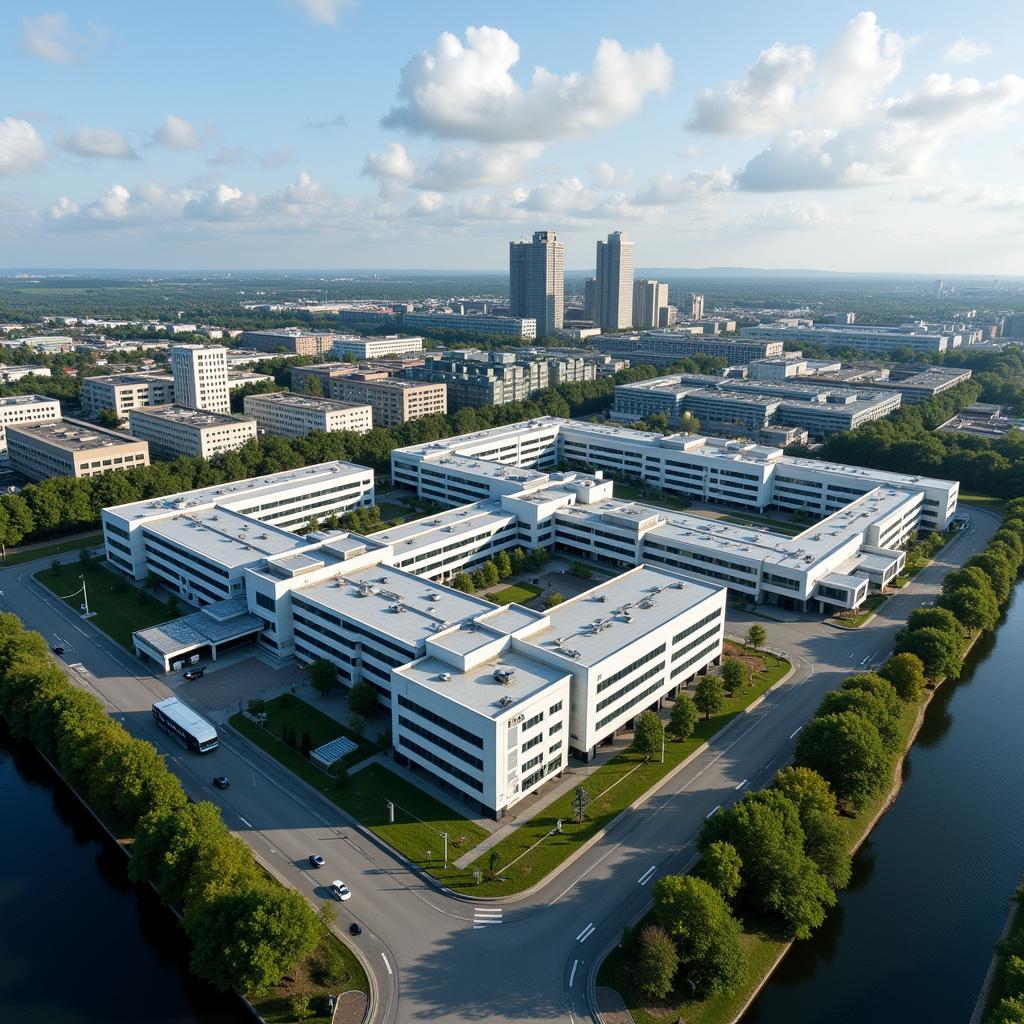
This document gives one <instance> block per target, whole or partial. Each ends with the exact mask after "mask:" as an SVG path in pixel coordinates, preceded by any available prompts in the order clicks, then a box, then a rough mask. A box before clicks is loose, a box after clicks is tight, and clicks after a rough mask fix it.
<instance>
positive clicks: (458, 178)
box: [413, 143, 541, 192]
mask: <svg viewBox="0 0 1024 1024" xmlns="http://www.w3.org/2000/svg"><path fill="white" fill-rule="evenodd" d="M540 154H541V147H540V146H539V145H537V144H536V143H525V144H520V145H510V146H490V147H478V146H468V147H461V146H451V147H447V148H445V149H442V150H441V151H440V152H439V153H438V154H437V156H435V157H434V159H433V160H432V161H431V162H430V163H429V164H428V165H427V166H426V167H425V168H424V169H423V171H422V172H421V173H419V174H417V175H416V178H415V179H414V181H413V184H414V185H415V187H416V188H422V189H427V190H433V191H438V192H452V191H458V190H460V189H468V188H478V187H480V186H484V185H509V184H513V183H514V182H517V181H520V180H522V177H523V174H524V171H525V166H526V164H527V162H528V161H530V160H534V159H536V158H537V157H538V156H540Z"/></svg>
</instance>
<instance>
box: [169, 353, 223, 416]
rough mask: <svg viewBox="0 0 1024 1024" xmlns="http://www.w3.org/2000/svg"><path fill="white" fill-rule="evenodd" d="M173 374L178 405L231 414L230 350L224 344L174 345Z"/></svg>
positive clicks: (175, 399)
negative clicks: (229, 386) (229, 385)
mask: <svg viewBox="0 0 1024 1024" xmlns="http://www.w3.org/2000/svg"><path fill="white" fill-rule="evenodd" d="M171 373H172V374H173V376H174V401H175V402H177V404H178V405H184V406H187V407H188V408H189V409H206V410H207V411H208V412H220V413H230V412H231V399H230V397H229V391H230V389H229V388H228V350H227V349H226V348H224V347H223V346H222V345H172V346H171Z"/></svg>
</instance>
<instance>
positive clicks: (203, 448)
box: [128, 405, 256, 459]
mask: <svg viewBox="0 0 1024 1024" xmlns="http://www.w3.org/2000/svg"><path fill="white" fill-rule="evenodd" d="M128 429H129V430H130V431H131V433H132V435H133V436H134V437H137V438H139V440H140V441H147V442H148V443H149V452H150V455H151V456H152V457H153V458H155V459H176V458H177V457H178V456H179V455H191V456H198V457H200V458H204V459H209V458H212V457H213V456H214V455H219V454H220V453H221V452H230V451H234V450H235V449H236V448H241V447H242V445H244V444H245V443H246V442H247V441H251V440H253V439H254V438H255V437H256V421H255V420H254V419H252V418H251V417H245V416H229V415H225V414H224V413H220V412H207V410H205V409H190V408H188V406H184V405H159V406H152V407H148V408H140V409H132V410H131V411H130V412H129V413H128Z"/></svg>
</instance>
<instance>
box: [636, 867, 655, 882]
mask: <svg viewBox="0 0 1024 1024" xmlns="http://www.w3.org/2000/svg"><path fill="white" fill-rule="evenodd" d="M656 870H657V867H656V866H654V867H649V868H648V869H647V870H646V871H645V872H644V873H643V874H642V875H641V876H640V877H639V878H638V879H637V884H638V885H643V884H644V882H646V881H647V880H648V879H649V878H650V877H651V875H653V874H654V872H655V871H656Z"/></svg>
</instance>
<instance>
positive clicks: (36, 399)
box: [0, 395, 60, 452]
mask: <svg viewBox="0 0 1024 1024" xmlns="http://www.w3.org/2000/svg"><path fill="white" fill-rule="evenodd" d="M59 419H60V402H59V401H57V399H56V398H46V397H44V396H43V395H8V396H7V397H6V398H0V452H5V451H7V428H8V427H9V426H11V425H12V424H17V423H39V422H46V421H53V420H59Z"/></svg>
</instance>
